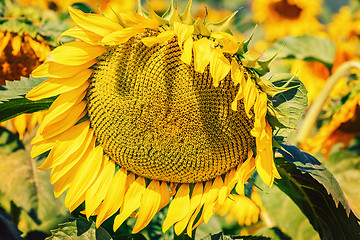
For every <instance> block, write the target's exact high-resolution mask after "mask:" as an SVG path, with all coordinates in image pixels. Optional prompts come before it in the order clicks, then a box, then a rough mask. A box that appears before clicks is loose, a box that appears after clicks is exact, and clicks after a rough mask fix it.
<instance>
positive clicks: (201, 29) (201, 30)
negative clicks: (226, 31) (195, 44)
mask: <svg viewBox="0 0 360 240" xmlns="http://www.w3.org/2000/svg"><path fill="white" fill-rule="evenodd" d="M194 34H196V35H202V36H206V37H209V36H210V35H211V32H210V31H209V30H208V29H207V28H206V27H205V25H204V24H203V23H202V22H200V21H198V20H196V22H195V23H194Z"/></svg>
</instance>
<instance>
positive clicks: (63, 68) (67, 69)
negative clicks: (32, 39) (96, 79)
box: [31, 59, 97, 78]
mask: <svg viewBox="0 0 360 240" xmlns="http://www.w3.org/2000/svg"><path fill="white" fill-rule="evenodd" d="M96 62H97V59H93V60H90V61H89V62H87V63H84V64H82V65H77V66H68V65H64V64H60V63H56V62H45V63H44V64H41V65H40V66H38V67H37V68H36V69H35V70H34V71H32V73H31V75H32V76H33V77H35V78H40V77H54V78H69V77H73V76H74V75H75V74H77V73H79V72H81V71H83V70H84V69H87V68H89V67H91V66H92V65H94V64H95V63H96Z"/></svg>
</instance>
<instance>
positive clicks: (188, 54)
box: [180, 37, 194, 65]
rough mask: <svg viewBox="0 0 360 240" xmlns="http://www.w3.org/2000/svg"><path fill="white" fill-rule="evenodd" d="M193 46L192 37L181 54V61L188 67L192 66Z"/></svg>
mask: <svg viewBox="0 0 360 240" xmlns="http://www.w3.org/2000/svg"><path fill="white" fill-rule="evenodd" d="M193 44H194V41H193V39H192V37H190V38H188V39H187V40H186V41H185V43H184V51H183V53H182V54H181V57H180V60H181V61H183V62H184V63H186V64H187V65H190V64H191V60H192V49H193Z"/></svg>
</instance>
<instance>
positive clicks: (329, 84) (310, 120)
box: [296, 61, 360, 144]
mask: <svg viewBox="0 0 360 240" xmlns="http://www.w3.org/2000/svg"><path fill="white" fill-rule="evenodd" d="M353 68H356V69H359V70H360V62H356V61H349V62H346V63H344V64H342V65H341V66H340V67H339V68H338V69H337V70H336V72H335V73H334V74H332V75H331V76H330V77H329V78H328V80H327V81H326V84H325V86H324V87H323V89H322V90H321V92H320V94H319V96H318V97H317V98H316V100H315V101H314V103H313V104H312V105H311V107H310V109H309V111H308V112H307V113H306V117H305V119H304V121H303V123H302V125H301V126H300V127H299V131H298V135H297V139H296V143H297V144H299V143H301V142H302V141H304V140H305V139H306V138H308V137H309V136H310V134H311V131H312V130H313V128H314V125H315V123H316V120H317V118H318V116H319V114H320V112H321V110H322V108H323V106H324V104H325V102H326V100H327V98H328V96H329V94H330V92H331V90H332V89H333V88H334V86H335V85H336V83H337V82H338V81H339V80H340V79H341V77H342V76H344V75H346V74H347V73H348V72H349V71H350V70H351V69H353Z"/></svg>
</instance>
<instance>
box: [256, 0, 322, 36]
mask: <svg viewBox="0 0 360 240" xmlns="http://www.w3.org/2000/svg"><path fill="white" fill-rule="evenodd" d="M321 4H322V1H321V0H314V1H307V0H297V1H295V0H254V1H253V4H252V10H253V12H254V20H255V21H256V22H260V24H261V25H263V26H264V28H265V35H266V38H267V39H268V40H275V39H279V38H282V37H285V36H287V35H290V36H299V35H304V34H310V33H314V32H316V31H318V30H320V29H321V28H322V25H321V23H320V22H319V21H318V20H317V16H318V14H319V12H320V11H321Z"/></svg>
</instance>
